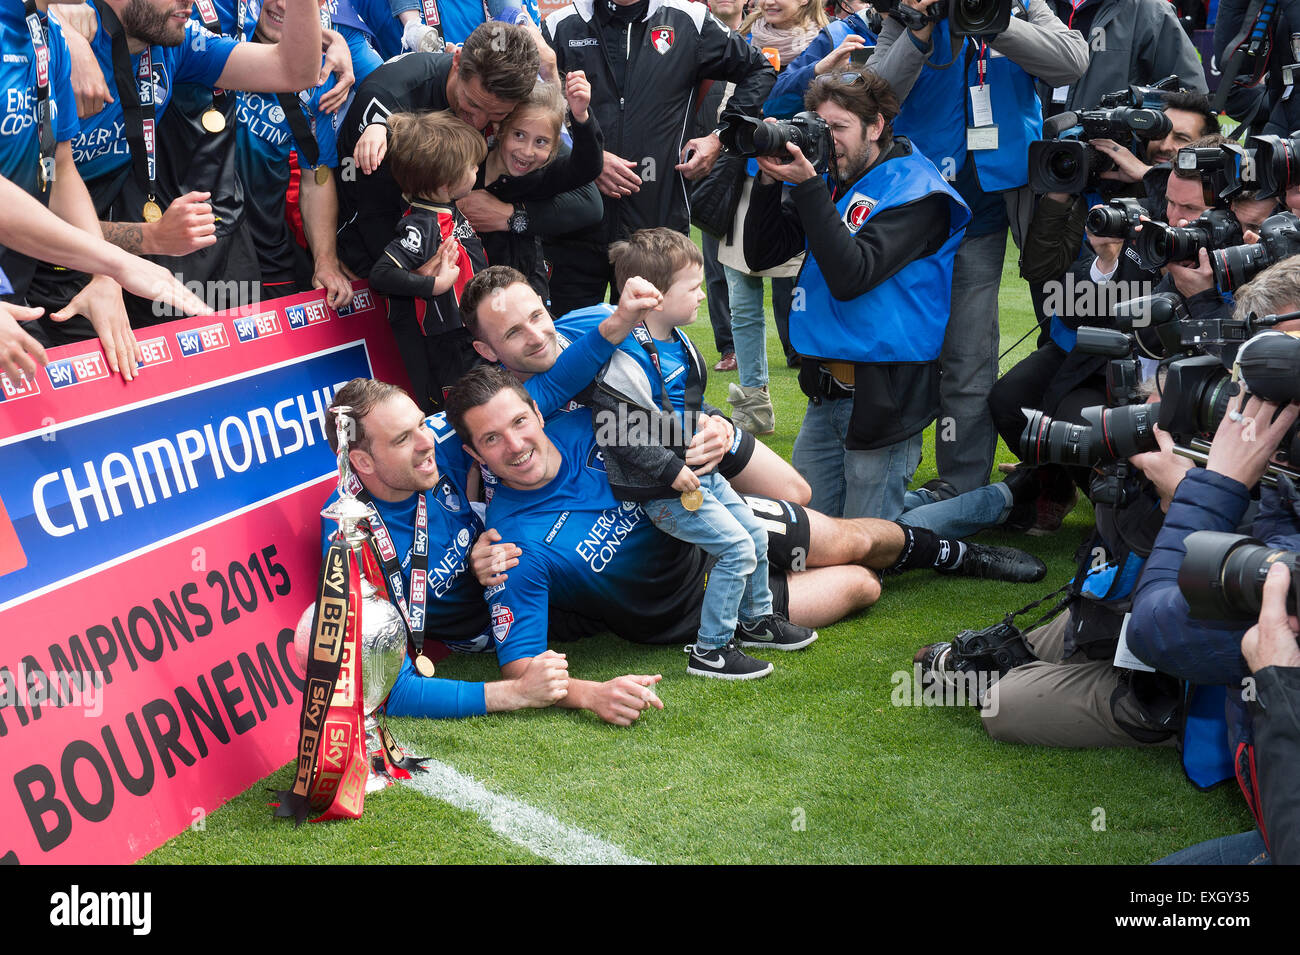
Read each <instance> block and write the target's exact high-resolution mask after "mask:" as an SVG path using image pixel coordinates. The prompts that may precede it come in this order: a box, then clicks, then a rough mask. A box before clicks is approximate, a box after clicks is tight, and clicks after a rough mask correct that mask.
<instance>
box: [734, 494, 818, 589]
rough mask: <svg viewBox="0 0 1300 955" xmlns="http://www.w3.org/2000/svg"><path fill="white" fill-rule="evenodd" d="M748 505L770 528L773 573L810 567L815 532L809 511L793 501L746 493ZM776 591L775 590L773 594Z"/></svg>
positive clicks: (768, 528) (769, 542)
mask: <svg viewBox="0 0 1300 955" xmlns="http://www.w3.org/2000/svg"><path fill="white" fill-rule="evenodd" d="M744 497H745V503H746V504H748V505H749V509H750V510H751V511H753V512H754V516H755V517H757V518H758V519H759V520H760V521H762V522H763V524H764V525H765V526H766V527H767V563H768V566H769V567H771V568H772V569H773V570H781V571H787V570H792V571H795V572H796V573H797V572H799V571H801V570H804V569H806V568H807V565H808V544H809V541H810V540H811V531H810V529H809V526H808V512H807V511H806V510H804V509H803V508H802V507H801V506H799V505H798V504H793V503H791V502H790V501H778V500H774V499H773V498H770V497H758V496H757V495H753V494H746V495H745V496H744ZM775 592H776V591H775V590H774V591H773V593H775Z"/></svg>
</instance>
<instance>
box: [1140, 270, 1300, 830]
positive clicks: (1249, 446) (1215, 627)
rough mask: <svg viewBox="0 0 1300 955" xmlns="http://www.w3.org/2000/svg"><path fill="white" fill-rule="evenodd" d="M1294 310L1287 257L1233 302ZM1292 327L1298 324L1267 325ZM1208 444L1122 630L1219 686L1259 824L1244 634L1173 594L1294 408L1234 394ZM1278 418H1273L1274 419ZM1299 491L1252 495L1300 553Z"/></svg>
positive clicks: (1171, 667) (1242, 509)
mask: <svg viewBox="0 0 1300 955" xmlns="http://www.w3.org/2000/svg"><path fill="white" fill-rule="evenodd" d="M1297 306H1300V259H1298V258H1291V259H1287V260H1285V261H1283V262H1281V263H1279V264H1277V265H1275V266H1273V267H1272V268H1270V269H1267V270H1266V271H1264V272H1263V273H1261V274H1260V275H1259V276H1258V277H1257V278H1256V279H1255V280H1254V281H1253V282H1250V283H1249V284H1247V285H1245V286H1243V287H1242V288H1241V290H1240V291H1239V292H1238V293H1237V296H1236V314H1237V316H1238V317H1245V316H1247V315H1249V314H1250V313H1252V312H1253V313H1255V314H1257V315H1267V314H1282V313H1285V312H1290V311H1294V310H1295V309H1296V308H1297ZM1275 327H1276V328H1277V329H1278V330H1280V331H1290V330H1296V329H1300V321H1289V322H1284V323H1282V324H1280V325H1277V326H1275ZM1229 409H1230V410H1229V413H1228V414H1227V415H1225V417H1224V418H1223V421H1222V422H1221V424H1220V426H1219V428H1218V430H1217V431H1216V433H1215V435H1214V441H1213V443H1212V444H1211V447H1210V451H1209V457H1208V460H1207V463H1206V466H1205V467H1204V468H1193V469H1192V470H1190V471H1188V472H1187V475H1186V477H1185V478H1184V479H1183V481H1182V482H1181V483H1180V484H1179V485H1178V489H1177V491H1176V493H1175V495H1174V498H1173V502H1172V503H1171V505H1170V507H1169V513H1168V514H1167V515H1166V517H1165V524H1164V527H1163V528H1162V529H1161V531H1160V535H1159V536H1158V537H1157V539H1156V545H1155V548H1154V549H1153V551H1152V553H1151V557H1150V559H1149V560H1148V561H1147V565H1146V568H1145V569H1144V572H1143V574H1142V578H1141V580H1140V581H1139V582H1138V586H1137V590H1136V591H1135V595H1134V602H1133V617H1132V620H1131V621H1130V626H1129V629H1128V641H1129V647H1130V648H1131V649H1132V651H1133V652H1134V653H1135V654H1136V655H1137V656H1138V657H1140V658H1141V659H1142V660H1144V661H1146V662H1147V663H1149V664H1151V665H1152V666H1155V667H1157V668H1159V669H1161V670H1164V671H1166V672H1168V673H1172V674H1174V675H1175V676H1177V677H1179V678H1180V679H1183V680H1188V681H1190V682H1192V683H1195V684H1200V685H1201V686H1202V687H1213V686H1225V687H1227V694H1226V703H1227V718H1228V727H1227V734H1226V738H1224V737H1220V739H1219V740H1218V741H1217V742H1218V743H1219V744H1220V746H1219V748H1220V749H1221V750H1222V752H1221V753H1220V755H1221V756H1222V757H1223V758H1224V759H1225V760H1226V762H1227V764H1229V765H1231V766H1232V769H1233V771H1235V774H1236V776H1237V780H1238V782H1239V783H1240V785H1241V787H1242V791H1243V793H1245V794H1246V797H1247V802H1248V803H1249V805H1250V807H1251V811H1252V812H1253V813H1255V816H1256V819H1257V820H1258V819H1259V804H1258V794H1257V791H1256V788H1255V783H1256V780H1257V772H1256V769H1255V765H1254V762H1255V760H1254V752H1253V747H1252V746H1251V743H1252V732H1251V726H1250V714H1249V713H1248V711H1247V708H1246V701H1245V700H1244V699H1243V696H1244V695H1245V694H1243V693H1242V692H1240V690H1239V689H1238V687H1239V686H1240V684H1241V680H1242V678H1243V677H1244V676H1245V675H1246V666H1245V662H1244V661H1243V659H1242V653H1241V638H1242V631H1241V629H1240V628H1238V627H1235V626H1233V625H1232V624H1230V623H1224V622H1216V621H1200V620H1193V619H1192V618H1191V616H1190V611H1189V607H1188V603H1187V600H1186V598H1185V597H1184V596H1183V595H1182V593H1181V591H1180V590H1179V587H1178V573H1179V569H1180V567H1181V566H1182V562H1183V558H1184V556H1185V554H1186V546H1185V543H1184V541H1185V539H1186V537H1187V535H1188V534H1190V533H1191V532H1193V531H1196V530H1217V531H1223V532H1228V533H1231V532H1234V531H1236V530H1237V528H1238V525H1239V524H1241V523H1242V521H1243V518H1244V517H1245V515H1246V513H1247V508H1248V507H1249V506H1250V503H1251V489H1252V488H1254V487H1255V485H1256V484H1258V483H1259V480H1260V477H1261V476H1262V475H1263V474H1264V472H1265V470H1266V469H1267V467H1268V464H1269V459H1270V458H1271V457H1272V456H1273V454H1274V453H1275V451H1276V450H1277V447H1278V443H1279V440H1280V439H1281V437H1282V435H1283V434H1285V433H1286V431H1287V429H1288V428H1289V427H1290V426H1291V425H1292V424H1293V423H1294V421H1295V420H1296V417H1297V413H1300V405H1295V404H1292V405H1288V406H1286V407H1282V408H1279V406H1278V405H1277V404H1275V403H1273V402H1267V401H1262V400H1261V399H1260V398H1258V397H1254V396H1247V395H1245V394H1243V395H1241V396H1240V397H1234V398H1232V399H1231V401H1230V404H1229ZM1275 415H1276V417H1275ZM1297 497H1298V495H1297V492H1296V489H1295V486H1294V485H1293V484H1292V482H1291V481H1289V480H1288V479H1286V478H1285V476H1279V478H1278V481H1277V487H1276V488H1273V487H1267V486H1265V487H1261V488H1260V489H1259V512H1258V516H1257V517H1255V519H1254V521H1253V524H1252V527H1251V533H1252V534H1253V535H1254V536H1255V537H1258V538H1259V539H1261V540H1263V541H1264V542H1265V543H1267V544H1268V545H1270V546H1276V547H1283V548H1287V549H1291V550H1294V549H1297V547H1300V516H1298V515H1297V510H1296V507H1297Z"/></svg>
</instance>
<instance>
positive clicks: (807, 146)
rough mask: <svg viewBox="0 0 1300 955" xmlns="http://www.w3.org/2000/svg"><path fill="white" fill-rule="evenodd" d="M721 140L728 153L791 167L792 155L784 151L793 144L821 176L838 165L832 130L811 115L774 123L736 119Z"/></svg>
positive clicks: (803, 113)
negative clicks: (773, 160)
mask: <svg viewBox="0 0 1300 955" xmlns="http://www.w3.org/2000/svg"><path fill="white" fill-rule="evenodd" d="M718 138H719V139H720V140H721V142H722V145H723V147H725V148H726V150H727V151H728V152H730V153H734V154H735V155H737V156H743V157H744V158H746V159H749V158H751V157H753V156H774V157H776V158H778V159H780V160H781V162H782V163H788V162H789V161H790V153H789V151H788V150H787V149H786V148H785V147H786V144H787V143H794V144H795V145H796V146H798V147H799V149H800V151H801V152H802V153H803V154H804V156H805V158H807V160H808V161H809V162H810V163H812V165H813V168H814V169H816V170H817V172H818V173H825V172H826V171H827V170H829V169H830V168H831V165H832V163H834V161H835V140H834V139H833V138H831V130H830V127H829V126H827V125H826V120H824V119H822V118H821V117H820V116H818V115H817V114H816V113H814V112H811V111H807V112H802V113H796V114H795V115H794V116H793V117H792V118H791V119H783V120H778V121H776V122H774V123H767V122H764V121H763V120H761V119H755V118H754V117H752V116H737V117H735V118H733V119H732V120H731V121H730V122H729V123H728V124H727V125H726V126H725V127H724V128H723V129H722V131H721V132H720V133H718Z"/></svg>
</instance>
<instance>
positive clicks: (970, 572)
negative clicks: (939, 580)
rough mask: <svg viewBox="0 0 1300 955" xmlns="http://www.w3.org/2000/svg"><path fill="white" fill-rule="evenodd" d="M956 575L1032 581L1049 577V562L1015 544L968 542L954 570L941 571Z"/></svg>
mask: <svg viewBox="0 0 1300 955" xmlns="http://www.w3.org/2000/svg"><path fill="white" fill-rule="evenodd" d="M939 573H941V574H952V575H953V576H956V577H982V578H984V579H985V580H1005V581H1008V582H1010V583H1013V584H1032V583H1036V582H1037V581H1040V580H1042V579H1043V578H1044V577H1046V576H1047V565H1046V564H1044V563H1043V562H1042V561H1041V560H1039V559H1038V558H1037V557H1035V556H1034V555H1033V554H1027V553H1025V552H1024V551H1023V550H1016V548H1014V547H992V546H990V545H988V544H972V543H970V542H969V541H968V542H966V553H965V554H964V555H963V556H962V559H961V563H960V564H958V565H957V567H956V568H954V569H953V570H939Z"/></svg>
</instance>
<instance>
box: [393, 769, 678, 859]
mask: <svg viewBox="0 0 1300 955" xmlns="http://www.w3.org/2000/svg"><path fill="white" fill-rule="evenodd" d="M424 768H425V769H426V770H428V772H424V773H418V772H417V773H412V774H411V779H410V781H409V782H408V783H407V785H409V786H410V787H411V788H412V789H416V790H419V791H420V792H421V793H423V794H424V795H426V796H430V797H432V798H434V799H441V800H442V801H443V802H445V803H449V804H450V805H452V806H455V807H456V808H457V809H466V810H469V811H470V812H472V813H474V814H475V815H477V816H478V817H479V818H480V819H482V820H483V821H484V822H486V823H487V824H488V825H489V826H491V827H492V831H493V832H495V833H497V834H498V835H501V836H505V837H506V838H507V839H509V840H510V841H511V842H513V843H516V844H517V845H520V846H523V847H524V848H525V849H527V850H528V851H529V852H531V853H533V854H534V855H539V856H542V857H543V858H545V859H550V860H551V861H552V862H558V863H561V864H562V865H651V864H652V863H650V862H647V861H646V860H645V859H638V858H637V857H636V856H630V855H628V854H627V853H625V852H624V851H623V850H622V849H620V848H619V847H618V846H616V845H614V844H613V843H609V842H606V841H605V840H604V839H601V838H599V837H597V836H593V835H592V834H591V833H589V832H586V831H584V830H582V829H578V828H576V827H574V826H568V825H565V824H564V823H562V822H560V820H558V819H556V818H555V817H554V816H552V815H550V814H549V813H546V812H542V810H540V809H537V808H535V807H533V806H530V805H528V803H526V802H520V801H519V800H517V799H512V798H511V797H509V796H502V795H500V794H498V793H494V792H492V791H491V790H490V789H488V788H487V787H486V786H484V785H483V784H482V783H480V782H478V781H477V780H476V779H474V777H472V776H466V775H465V774H464V773H462V772H460V771H459V770H457V769H455V768H453V767H451V766H448V765H447V764H446V763H440V762H438V761H437V760H436V759H430V760H426V761H425V763H424Z"/></svg>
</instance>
